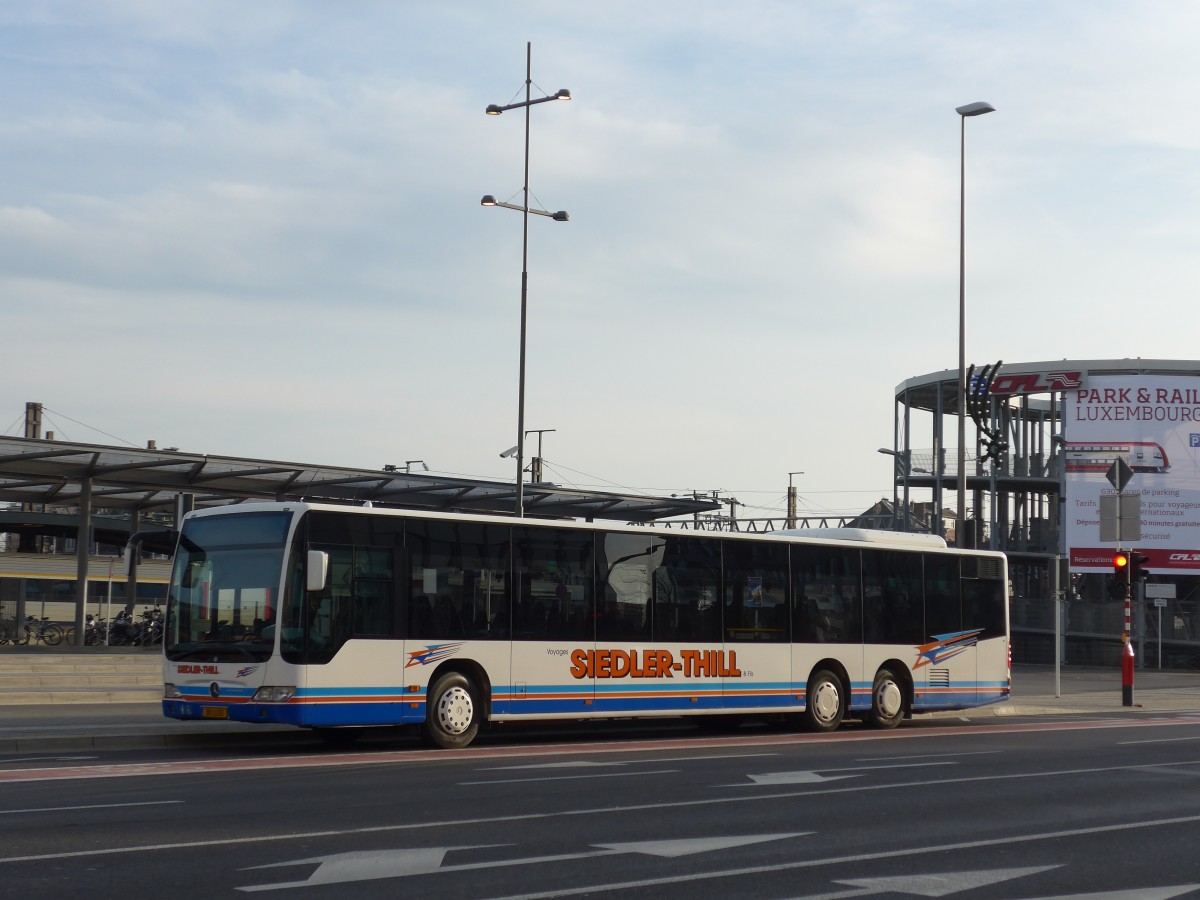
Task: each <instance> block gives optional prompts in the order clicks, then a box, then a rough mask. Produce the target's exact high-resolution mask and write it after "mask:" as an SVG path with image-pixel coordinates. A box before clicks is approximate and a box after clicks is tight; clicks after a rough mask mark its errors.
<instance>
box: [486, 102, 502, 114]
mask: <svg viewBox="0 0 1200 900" xmlns="http://www.w3.org/2000/svg"><path fill="white" fill-rule="evenodd" d="M484 112H485V113H487V114H488V115H489V116H498V115H500V113H502V112H504V110H502V109H501V108H500V107H499V106H497V105H496V104H495V103H489V104H488V107H487V109H485V110H484Z"/></svg>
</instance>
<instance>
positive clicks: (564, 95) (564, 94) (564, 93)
mask: <svg viewBox="0 0 1200 900" xmlns="http://www.w3.org/2000/svg"><path fill="white" fill-rule="evenodd" d="M554 99H555V100H570V99H571V92H570V91H568V90H567V89H566V88H559V89H558V90H557V91H556V92H555V94H554Z"/></svg>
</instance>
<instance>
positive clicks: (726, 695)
mask: <svg viewBox="0 0 1200 900" xmlns="http://www.w3.org/2000/svg"><path fill="white" fill-rule="evenodd" d="M179 689H180V691H181V692H182V693H183V694H184V697H183V699H176V700H163V714H164V715H166V716H168V717H171V718H177V719H201V718H206V716H205V714H204V710H205V709H212V708H224V710H225V715H226V716H227V717H228V719H229V720H230V721H237V722H258V723H268V724H285V725H300V726H309V727H313V726H317V727H319V726H335V725H397V724H405V723H412V722H422V721H424V720H425V695H424V694H423V693H422V694H413V693H401V692H399V691H398V690H397V689H396V688H395V687H356V688H307V689H302V690H300V691H298V692H297V695H296V697H295V698H294V699H293V700H292V701H291V702H289V703H255V702H253V701H252V700H251V699H250V698H251V697H252V696H253V693H254V692H253V689H251V688H227V689H223V690H222V695H221V697H219V698H217V699H213V698H211V697H210V696H209V695H208V690H207V688H205V687H204V686H202V685H195V686H186V685H180V686H179ZM1009 691H1010V688H1009V684H1008V683H1007V682H980V683H978V684H958V685H955V686H954V687H953V688H930V687H928V686H921V685H918V686H917V687H916V692H915V696H914V698H913V710H914V712H934V711H937V710H955V709H967V708H971V707H977V706H984V705H988V704H992V703H998V702H1001V701H1004V700H1007V699H1008V697H1009ZM804 694H805V688H804V686H803V685H796V684H791V683H788V682H768V683H764V684H756V685H754V686H749V685H747V686H745V687H744V688H742V689H741V690H731V691H729V692H726V691H724V690H723V688H722V685H721V684H720V683H713V682H708V683H693V684H686V683H675V684H649V685H639V686H638V687H637V688H633V687H632V686H631V685H625V686H621V685H597V686H595V687H593V686H592V685H590V684H586V685H577V684H570V685H537V686H534V687H532V688H531V687H529V686H528V685H526V686H524V687H523V689H522V690H520V691H514V690H513V689H512V688H509V687H498V688H496V689H495V690H494V691H493V695H492V697H493V702H492V711H493V713H494V714H497V715H506V716H537V715H545V714H553V713H559V714H563V713H566V714H569V713H576V712H578V713H585V714H586V713H590V714H597V713H600V714H613V713H639V712H642V713H654V712H661V713H665V714H676V715H686V714H688V713H690V712H712V711H715V710H740V709H744V710H749V709H758V710H763V709H767V710H771V709H774V710H779V711H781V712H798V711H800V710H801V709H802V708H803V705H804V704H803V700H802V699H801V698H803V697H804ZM870 708H871V685H870V684H867V683H865V682H864V683H860V684H855V685H853V686H852V689H851V696H850V706H849V709H850V710H851V711H853V712H865V711H867V710H869V709H870Z"/></svg>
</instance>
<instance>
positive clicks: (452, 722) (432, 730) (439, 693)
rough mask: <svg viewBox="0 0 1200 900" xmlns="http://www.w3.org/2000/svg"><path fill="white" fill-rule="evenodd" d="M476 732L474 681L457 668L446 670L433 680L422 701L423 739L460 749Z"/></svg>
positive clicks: (477, 714)
mask: <svg viewBox="0 0 1200 900" xmlns="http://www.w3.org/2000/svg"><path fill="white" fill-rule="evenodd" d="M478 732H479V700H478V692H477V691H476V689H475V685H474V684H472V683H471V679H469V678H467V677H466V676H465V675H463V674H461V673H460V672H447V673H446V674H445V675H443V676H442V677H441V678H439V679H438V680H437V681H435V682H434V683H433V687H432V688H430V690H429V694H428V696H427V698H426V701H425V726H424V736H425V740H426V741H427V742H428V743H430V744H432V745H433V746H435V747H441V748H443V749H446V750H461V749H462V748H463V747H466V746H467V745H468V744H470V743H471V741H473V740H475V735H476V734H477V733H478Z"/></svg>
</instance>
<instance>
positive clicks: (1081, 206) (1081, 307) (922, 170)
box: [0, 0, 1200, 518]
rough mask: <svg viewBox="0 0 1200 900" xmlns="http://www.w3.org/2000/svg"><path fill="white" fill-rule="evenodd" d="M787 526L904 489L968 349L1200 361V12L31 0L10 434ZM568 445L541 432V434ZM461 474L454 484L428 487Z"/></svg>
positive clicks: (9, 295)
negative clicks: (902, 445)
mask: <svg viewBox="0 0 1200 900" xmlns="http://www.w3.org/2000/svg"><path fill="white" fill-rule="evenodd" d="M527 43H529V44H531V45H532V81H533V88H532V90H533V96H535V97H537V96H541V95H546V94H552V93H554V92H555V91H556V90H558V89H559V88H567V89H569V90H570V91H571V94H572V97H573V99H572V100H571V101H570V102H565V103H564V102H555V103H545V104H539V105H536V106H534V107H532V109H531V111H530V141H529V147H530V191H531V201H530V202H531V206H534V207H540V208H543V209H547V210H551V211H556V210H560V209H562V210H567V211H568V212H569V214H570V221H569V222H566V223H560V222H555V221H552V220H551V219H548V218H544V217H540V216H531V217H530V220H529V231H528V263H527V270H528V290H527V301H528V315H527V341H526V367H527V374H526V391H525V398H526V401H525V402H526V413H525V427H526V429H554V430H553V432H550V433H546V434H544V436H543V448H542V455H543V456H544V458H545V460H546V468H545V473H546V477H547V478H548V479H549V480H552V481H554V482H555V483H558V484H561V485H564V486H570V487H578V488H584V489H595V490H615V491H628V492H635V493H643V494H659V495H665V494H672V493H678V494H684V495H691V494H692V492H694V491H699V492H703V493H705V494H709V493H711V492H712V491H718V492H719V495H720V496H722V497H735V498H737V499H738V501H740V503H741V504H742V506H741V507H739V509H738V516H739V517H740V518H766V517H770V516H780V515H782V514H783V512H784V510H785V501H786V491H787V486H788V483H789V473H803V474H797V475H794V476H791V478H792V481H793V483H794V484H795V485H796V488H797V491H798V495H799V509H800V512H801V514H803V515H813V516H822V515H842V514H846V515H853V514H855V513H858V512H860V511H862V510H864V509H866V508H868V507H869V506H871V505H872V504H873V503H875V502H877V501H878V500H879V499H881V498H884V497H887V498H890V497H891V496H892V483H891V475H892V460H891V459H889V458H888V457H886V456H883V455H880V454H879V453H878V451H877V448H880V447H891V446H892V444H893V419H894V408H895V404H894V397H895V390H896V387H897V385H899V384H901V383H902V382H903V381H905V380H906V379H908V378H911V377H914V376H920V375H925V374H929V373H933V372H938V371H942V370H949V369H956V368H957V365H958V343H957V342H958V291H959V255H958V254H959V212H960V207H959V203H960V196H959V187H960V185H959V174H960V162H961V156H960V143H959V142H960V134H961V133H960V123H961V121H962V120H961V119H960V117H959V116H958V115H957V114H956V113H955V108H956V107H958V106H961V105H964V104H967V103H971V102H974V101H978V100H985V101H988V102H990V103H991V104H992V105H993V106H995V107H996V112H995V113H992V114H990V115H986V116H980V117H978V118H972V119H969V120H967V122H966V126H967V127H966V153H965V159H966V247H967V255H966V258H967V264H966V268H967V274H966V298H967V341H966V344H967V360H968V363H975V364H977V365H983V364H985V363H991V362H995V361H996V360H999V359H1003V360H1006V361H1009V362H1025V361H1039V360H1057V359H1112V358H1126V357H1129V358H1132V357H1145V358H1158V359H1192V358H1196V357H1198V356H1200V354H1198V353H1197V352H1196V349H1195V343H1196V334H1197V330H1196V327H1195V322H1196V318H1197V314H1196V303H1195V298H1196V293H1197V286H1198V283H1200V254H1197V252H1196V243H1197V236H1198V235H1200V202H1197V201H1198V200H1200V152H1198V151H1200V117H1198V116H1196V115H1195V113H1194V111H1193V110H1192V108H1191V106H1190V103H1189V101H1187V97H1188V96H1190V90H1191V88H1192V86H1194V85H1195V84H1197V83H1200V54H1198V53H1196V52H1195V47H1196V46H1197V45H1198V44H1200V5H1196V4H1193V3H1190V2H1185V0H1178V2H1165V0H1142V2H1139V3H1136V4H1135V3H1129V2H1104V0H1098V2H1091V3H1086V4H1084V3H1078V2H1073V0H1072V2H1063V0H1036V2H1026V0H1013V2H1005V3H995V2H970V0H959V2H939V0H925V2H903V0H898V2H874V0H863V2H822V0H813V2H800V0H796V2H768V0H742V2H739V3H738V4H729V3H724V2H720V3H718V2H710V0H661V2H648V0H640V2H625V0H609V2H604V3H586V4H585V3H563V2H561V0H560V2H540V0H538V2H520V0H518V2H508V3H496V2H454V0H447V2H442V3H436V4H433V3H428V2H403V0H393V2H368V0H355V2H340V3H331V2H301V0H295V2H288V0H258V2H255V3H245V2H222V0H208V2H195V0H171V2H166V0H160V2H150V0H106V2H105V3H103V4H99V3H94V2H69V0H62V2H54V0H45V2H39V0H31V2H26V3H21V4H7V5H5V6H4V7H2V8H0V166H2V171H3V176H2V177H0V335H3V338H2V342H0V346H2V347H3V354H2V356H0V434H6V435H20V434H22V433H23V417H24V408H25V403H26V402H27V401H30V402H39V403H42V404H43V405H44V408H45V410H46V412H45V422H44V427H45V428H46V429H49V430H53V431H54V432H55V435H56V437H57V438H58V439H62V440H69V441H80V442H89V443H102V444H110V445H117V446H126V445H132V446H138V447H144V446H146V442H147V441H148V440H154V441H156V442H157V445H158V447H160V448H162V447H178V448H179V449H180V450H183V451H186V452H190V453H210V454H214V455H220V456H237V457H249V458H261V459H272V460H283V461H291V462H305V463H319V464H327V465H338V466H350V467H362V468H382V467H383V466H384V465H387V464H392V465H399V466H400V467H401V468H403V467H404V464H405V462H406V460H423V461H424V463H425V465H427V466H428V467H429V470H430V471H432V472H434V473H438V474H446V475H455V476H466V477H473V478H483V479H492V480H500V481H503V480H506V479H507V480H515V472H516V467H515V465H514V464H513V461H512V460H509V459H502V458H500V452H501V451H503V450H505V449H507V448H508V447H510V446H511V445H513V444H515V443H516V435H517V406H518V402H517V401H518V394H519V391H518V360H519V358H520V353H519V347H520V321H521V317H520V309H521V263H522V216H521V214H520V213H519V212H513V211H510V210H505V209H502V208H494V209H485V208H482V207H481V206H480V198H481V197H482V196H483V195H484V194H493V195H495V196H496V197H497V198H498V199H500V200H504V201H508V202H512V203H515V204H517V205H520V203H521V202H522V186H523V153H524V147H525V143H524V118H525V117H524V113H523V112H521V111H510V112H507V113H505V114H503V115H501V116H498V117H494V116H487V115H485V114H484V108H485V107H486V106H487V105H488V104H492V103H495V104H507V103H510V102H514V101H518V100H521V99H523V96H524V93H523V92H524V83H525V65H526V44H527ZM536 449H537V436H536V435H531V436H530V438H529V441H528V442H527V447H526V453H527V455H532V454H534V453H535V452H536ZM417 468H419V464H418V465H417Z"/></svg>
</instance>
